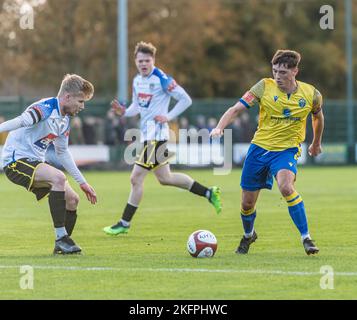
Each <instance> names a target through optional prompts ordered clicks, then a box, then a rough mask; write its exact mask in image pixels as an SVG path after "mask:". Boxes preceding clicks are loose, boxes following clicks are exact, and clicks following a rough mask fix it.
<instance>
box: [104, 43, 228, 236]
mask: <svg viewBox="0 0 357 320" xmlns="http://www.w3.org/2000/svg"><path fill="white" fill-rule="evenodd" d="M155 54H156V48H155V47H154V46H153V45H152V44H151V43H145V42H139V43H138V44H137V45H136V47H135V51H134V57H135V63H136V67H137V69H138V71H139V74H138V75H137V76H136V77H135V78H134V80H133V96H132V103H131V105H130V106H129V107H128V108H127V109H126V108H125V107H124V106H123V105H121V104H120V103H119V102H118V101H117V100H114V101H113V102H112V108H113V109H114V111H115V112H116V114H118V115H119V116H124V117H133V116H135V115H137V114H140V118H141V123H140V131H141V138H140V139H141V142H143V144H144V148H143V151H142V153H141V155H140V156H139V159H138V160H137V161H136V162H135V164H134V167H133V170H132V173H131V193H130V195H129V199H128V202H127V204H126V206H125V208H124V211H123V214H122V217H121V219H120V220H119V222H118V223H116V224H115V225H112V226H108V227H105V228H104V229H103V230H104V232H105V233H107V234H109V235H118V234H120V233H127V232H128V230H129V227H130V222H131V220H132V218H133V216H134V214H135V212H136V210H137V209H138V206H139V204H140V201H141V198H142V195H143V185H144V179H145V177H146V175H147V174H148V173H149V172H150V171H153V172H154V174H155V176H156V178H157V179H158V181H159V182H160V183H161V184H162V185H166V186H175V187H178V188H182V189H186V190H189V191H190V192H192V193H194V194H196V195H199V196H202V197H206V198H207V199H208V201H209V202H210V203H211V204H212V205H213V206H214V207H215V210H216V212H217V213H220V212H221V207H222V205H221V200H220V189H219V188H218V187H216V186H213V187H211V188H207V187H205V186H203V185H201V184H200V183H198V182H197V181H194V180H193V179H192V178H191V177H189V176H188V175H186V174H183V173H173V172H171V170H170V165H169V163H168V158H169V154H168V150H167V141H168V139H169V126H168V122H169V121H171V120H172V119H174V118H176V117H177V116H178V115H179V114H181V113H182V112H183V111H184V110H185V109H187V108H188V107H189V106H190V105H191V103H192V100H191V98H190V97H189V95H188V94H187V93H186V91H185V90H184V89H183V88H182V87H181V86H179V85H178V84H177V83H176V82H175V80H174V79H173V78H172V77H170V76H168V75H166V74H165V73H164V72H163V71H161V70H160V69H158V68H156V67H155V65H154V63H155ZM171 97H173V98H174V99H175V100H177V103H176V105H175V106H174V107H173V109H172V110H171V111H170V112H168V108H169V103H170V99H171Z"/></svg>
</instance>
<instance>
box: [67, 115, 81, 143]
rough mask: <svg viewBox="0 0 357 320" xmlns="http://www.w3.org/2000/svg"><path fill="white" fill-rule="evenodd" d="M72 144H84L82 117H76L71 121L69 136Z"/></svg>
mask: <svg viewBox="0 0 357 320" xmlns="http://www.w3.org/2000/svg"><path fill="white" fill-rule="evenodd" d="M69 143H70V144H84V136H83V125H82V119H81V118H79V117H75V118H73V119H72V121H71V135H70V136H69Z"/></svg>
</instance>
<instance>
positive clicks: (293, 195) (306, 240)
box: [276, 169, 319, 254]
mask: <svg viewBox="0 0 357 320" xmlns="http://www.w3.org/2000/svg"><path fill="white" fill-rule="evenodd" d="M276 181H277V183H278V187H279V190H280V192H281V194H282V196H283V197H284V198H285V200H286V202H287V204H288V210H289V214H290V217H291V219H292V220H293V222H294V224H295V226H296V227H297V229H298V230H299V232H300V235H301V240H302V242H303V245H304V249H305V251H306V253H307V254H315V253H318V251H319V249H318V248H317V247H316V246H315V245H314V243H313V242H312V240H311V237H310V234H309V229H308V223H307V218H306V210H305V205H304V201H303V200H302V198H301V196H300V194H299V193H298V192H297V191H296V190H295V187H294V182H295V173H294V172H293V171H291V170H288V169H281V170H279V171H278V173H277V174H276Z"/></svg>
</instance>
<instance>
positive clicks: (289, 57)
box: [271, 50, 301, 69]
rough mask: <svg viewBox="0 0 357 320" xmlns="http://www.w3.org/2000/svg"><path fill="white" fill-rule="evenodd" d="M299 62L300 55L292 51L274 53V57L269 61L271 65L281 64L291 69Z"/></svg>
mask: <svg viewBox="0 0 357 320" xmlns="http://www.w3.org/2000/svg"><path fill="white" fill-rule="evenodd" d="M300 60H301V55H300V53H299V52H296V51H293V50H278V51H277V52H275V54H274V57H273V59H272V60H271V64H272V65H274V64H279V65H280V64H283V65H286V66H287V67H288V68H289V69H291V68H295V67H297V66H298V65H299V62H300Z"/></svg>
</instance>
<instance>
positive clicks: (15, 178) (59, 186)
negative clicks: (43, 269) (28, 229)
mask: <svg viewBox="0 0 357 320" xmlns="http://www.w3.org/2000/svg"><path fill="white" fill-rule="evenodd" d="M93 93H94V87H93V85H92V84H91V83H90V82H89V81H87V80H85V79H83V78H82V77H80V76H79V75H76V74H67V75H65V77H64V79H63V81H62V83H61V87H60V89H59V92H58V95H57V96H56V97H52V98H45V99H42V100H40V101H37V102H35V103H33V104H32V105H30V106H29V107H28V108H27V109H26V110H25V111H24V112H23V113H22V114H21V115H20V116H18V117H17V118H15V119H12V120H9V121H6V122H4V123H2V124H1V125H0V132H4V131H11V132H10V133H9V135H8V137H7V139H6V142H5V145H4V148H3V152H2V166H3V167H4V171H5V174H6V176H7V177H8V179H9V180H10V181H11V182H13V183H15V184H18V185H21V186H23V187H25V188H26V189H27V190H28V191H31V192H33V193H34V194H35V195H36V198H37V200H41V199H43V198H44V197H45V196H47V195H48V198H49V206H50V212H51V216H52V220H53V224H54V228H55V233H56V240H55V248H54V251H53V252H54V254H70V253H79V252H81V248H80V247H79V246H77V245H76V244H75V242H74V241H73V240H72V239H71V237H70V235H71V234H72V231H73V228H74V226H75V223H76V219H77V206H78V202H79V196H78V194H77V193H76V192H75V191H74V190H73V189H72V188H71V186H70V185H69V183H68V181H67V179H66V176H65V175H64V173H63V172H62V171H60V170H58V169H56V168H54V167H53V166H51V165H49V164H48V163H45V153H46V150H47V148H48V147H49V145H51V144H52V143H53V144H54V146H55V150H56V155H57V158H58V160H59V162H60V163H61V165H62V166H63V167H64V168H65V169H66V171H67V172H68V173H69V174H70V175H71V176H72V177H73V178H74V179H75V180H76V181H77V182H78V184H79V185H80V188H81V189H82V190H83V192H84V193H85V194H86V196H87V199H88V200H89V201H90V202H91V203H92V204H95V203H96V202H97V196H96V193H95V191H94V189H93V188H92V187H91V186H90V185H89V184H88V183H87V181H86V179H85V178H84V177H83V175H82V174H81V172H80V171H79V169H78V168H77V166H76V164H75V162H74V161H73V158H72V155H71V154H70V152H69V150H68V137H69V132H70V117H73V116H75V115H77V114H78V113H79V112H80V111H82V110H83V109H84V103H85V101H88V100H90V99H91V98H92V96H93Z"/></svg>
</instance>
